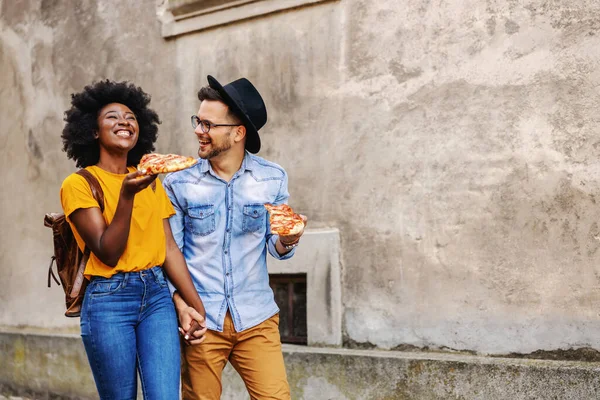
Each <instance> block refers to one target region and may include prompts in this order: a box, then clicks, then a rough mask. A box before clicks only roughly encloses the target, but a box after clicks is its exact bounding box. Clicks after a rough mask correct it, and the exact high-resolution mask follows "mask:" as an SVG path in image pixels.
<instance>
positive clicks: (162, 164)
mask: <svg viewBox="0 0 600 400" xmlns="http://www.w3.org/2000/svg"><path fill="white" fill-rule="evenodd" d="M197 163H198V161H197V160H196V159H195V158H192V157H185V156H180V155H177V154H158V153H150V154H145V155H144V156H143V157H142V159H141V160H140V163H139V164H138V167H137V169H138V171H140V172H141V173H143V174H144V175H157V174H164V173H167V172H176V171H181V170H184V169H186V168H190V167H192V166H194V165H196V164H197Z"/></svg>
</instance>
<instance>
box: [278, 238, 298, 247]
mask: <svg viewBox="0 0 600 400" xmlns="http://www.w3.org/2000/svg"><path fill="white" fill-rule="evenodd" d="M279 243H281V245H282V246H283V248H284V249H286V250H291V249H293V248H294V247H296V246H298V243H300V238H299V237H298V238H296V239H294V240H292V241H284V240H282V239H281V237H280V238H279Z"/></svg>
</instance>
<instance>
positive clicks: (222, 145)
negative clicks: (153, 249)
mask: <svg viewBox="0 0 600 400" xmlns="http://www.w3.org/2000/svg"><path fill="white" fill-rule="evenodd" d="M208 83H209V86H207V87H203V88H202V89H200V91H199V92H198V99H199V100H200V109H199V110H198V114H197V115H193V116H192V126H193V127H194V129H195V131H194V132H195V134H196V136H197V137H198V142H199V144H200V148H199V150H198V155H199V156H200V160H199V163H198V164H197V165H195V166H194V167H192V168H190V169H187V170H184V171H180V172H176V173H173V174H170V175H168V176H167V177H166V178H165V180H164V186H165V189H166V190H167V194H168V195H169V198H170V199H171V202H172V203H173V206H174V207H175V211H176V214H175V215H174V216H173V217H171V219H170V223H171V229H172V231H173V235H174V237H175V240H176V242H177V244H178V246H179V247H180V248H181V250H182V252H183V254H184V256H185V258H186V261H187V265H188V267H189V269H190V273H191V275H192V279H193V281H194V284H195V285H196V288H197V289H198V293H199V294H200V297H201V298H202V301H203V302H204V306H205V309H206V316H205V317H206V325H207V328H208V331H207V332H206V335H205V341H204V342H203V343H202V344H201V345H197V346H183V350H182V353H183V363H184V367H183V371H182V392H183V399H184V400H190V399H203V400H204V399H215V400H216V399H219V398H220V396H221V390H222V386H221V373H222V371H223V368H224V367H225V365H226V363H227V361H229V362H231V364H232V365H233V367H234V368H235V369H236V370H237V372H238V373H239V374H240V376H241V377H242V379H243V380H244V383H245V384H246V388H247V389H248V393H249V394H250V397H251V398H252V399H289V398H290V391H289V385H288V382H287V377H286V372H285V366H284V363H283V354H282V352H281V341H280V336H279V308H278V307H277V305H276V303H275V301H274V297H273V292H272V290H271V288H270V287H269V275H268V272H267V264H266V252H267V250H268V252H269V253H270V254H271V255H272V256H273V257H275V258H277V259H280V260H284V259H288V258H290V257H292V255H293V254H294V250H295V249H294V247H295V246H297V245H298V242H299V240H300V237H301V236H302V233H303V232H300V233H299V234H297V235H293V236H277V235H273V234H271V233H270V227H269V218H268V214H267V212H266V209H265V207H264V204H265V203H271V204H282V203H285V202H287V199H288V197H289V194H288V188H287V185H288V180H287V175H286V173H285V171H284V170H283V168H281V167H280V166H279V165H277V164H274V163H272V162H269V161H266V160H264V159H263V158H260V157H258V156H255V155H253V154H251V153H257V152H258V151H259V150H260V137H259V135H258V130H259V129H260V128H262V127H263V126H264V124H265V123H266V122H267V111H266V107H265V104H264V102H263V99H262V97H261V96H260V94H259V93H258V91H257V90H256V88H255V87H254V86H253V85H252V84H251V83H250V81H248V80H247V79H245V78H241V79H238V80H236V81H234V82H231V83H229V84H227V85H224V86H222V85H221V84H220V83H219V82H217V80H216V79H214V78H213V77H212V76H208ZM302 218H303V219H304V221H305V222H306V217H304V216H303V217H302ZM173 300H174V302H175V305H176V309H177V311H178V314H179V318H180V322H181V324H182V326H189V322H190V320H191V318H192V316H193V313H194V312H193V311H192V309H190V308H188V307H187V305H186V304H185V302H184V301H183V300H182V298H181V297H180V296H179V295H178V294H177V293H174V295H173ZM200 336H201V335H200V334H198V335H196V336H194V337H192V338H191V339H193V340H191V343H192V344H194V343H199V342H200V341H201V340H202V339H198V338H199V337H200Z"/></svg>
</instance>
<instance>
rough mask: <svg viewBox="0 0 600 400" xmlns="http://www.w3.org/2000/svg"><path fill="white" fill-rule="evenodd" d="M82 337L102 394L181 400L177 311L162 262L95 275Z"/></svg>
mask: <svg viewBox="0 0 600 400" xmlns="http://www.w3.org/2000/svg"><path fill="white" fill-rule="evenodd" d="M81 337H82V339H83V344H84V346H85V351H86V353H87V356H88V360H89V362H90V367H91V369H92V373H93V374H94V380H95V381H96V387H97V388H98V393H99V395H100V398H101V399H110V400H118V399H127V400H134V399H135V398H136V396H137V374H136V373H137V372H138V371H139V375H140V379H141V386H142V391H143V393H144V399H157V400H170V399H173V400H178V399H179V373H180V367H181V365H180V350H179V334H178V331H177V316H176V314H175V307H174V305H173V301H172V300H171V295H170V293H169V289H168V288H167V282H166V280H165V277H164V275H163V271H162V269H161V268H160V267H154V268H150V269H147V270H145V271H141V272H129V273H118V274H115V275H114V276H112V277H111V278H102V277H94V278H93V279H92V280H91V282H90V284H89V285H88V287H87V290H86V293H85V298H84V300H83V305H82V309H81Z"/></svg>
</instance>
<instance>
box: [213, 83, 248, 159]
mask: <svg viewBox="0 0 600 400" xmlns="http://www.w3.org/2000/svg"><path fill="white" fill-rule="evenodd" d="M208 85H209V86H210V87H211V88H213V89H215V90H216V91H217V92H219V94H220V95H221V97H222V98H223V100H225V104H227V106H229V108H231V110H232V111H233V113H234V114H235V115H236V116H237V117H238V118H239V119H241V120H242V123H243V124H244V126H245V127H246V150H248V151H249V152H250V153H258V152H259V150H260V136H259V135H258V129H256V126H254V124H253V123H252V121H250V119H249V118H248V117H247V116H246V113H244V112H243V111H242V109H241V108H240V106H238V104H237V102H236V101H235V100H234V99H233V98H232V97H231V96H230V95H229V93H227V91H225V88H223V85H221V84H220V83H219V81H217V80H216V79H215V78H214V77H212V76H211V75H208Z"/></svg>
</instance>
